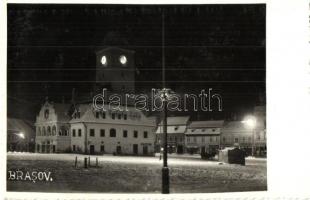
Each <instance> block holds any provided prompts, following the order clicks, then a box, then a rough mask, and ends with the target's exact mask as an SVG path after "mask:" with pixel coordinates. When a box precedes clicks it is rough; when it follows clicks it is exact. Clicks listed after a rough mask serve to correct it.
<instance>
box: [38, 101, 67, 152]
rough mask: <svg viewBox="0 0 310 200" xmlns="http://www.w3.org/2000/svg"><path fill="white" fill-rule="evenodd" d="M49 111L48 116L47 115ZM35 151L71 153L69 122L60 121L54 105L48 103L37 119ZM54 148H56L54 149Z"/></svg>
mask: <svg viewBox="0 0 310 200" xmlns="http://www.w3.org/2000/svg"><path fill="white" fill-rule="evenodd" d="M46 110H48V115H46ZM35 129H36V139H35V151H36V152H38V153H53V152H54V153H56V152H66V151H67V152H69V151H70V143H71V141H70V133H69V129H70V127H69V124H68V123H67V121H60V120H59V119H58V116H57V113H56V111H55V109H54V108H53V104H50V103H48V102H46V103H45V104H44V105H43V106H42V108H41V110H40V112H39V114H38V116H37V119H36V123H35ZM53 146H54V147H53Z"/></svg>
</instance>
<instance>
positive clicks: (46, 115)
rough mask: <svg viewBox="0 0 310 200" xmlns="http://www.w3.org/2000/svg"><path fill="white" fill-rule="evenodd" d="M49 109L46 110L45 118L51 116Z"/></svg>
mask: <svg viewBox="0 0 310 200" xmlns="http://www.w3.org/2000/svg"><path fill="white" fill-rule="evenodd" d="M49 113H50V112H49V109H46V110H45V111H44V118H45V119H48V116H49Z"/></svg>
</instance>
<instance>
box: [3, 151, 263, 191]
mask: <svg viewBox="0 0 310 200" xmlns="http://www.w3.org/2000/svg"><path fill="white" fill-rule="evenodd" d="M76 157H77V158H78V166H77V168H75V167H74V163H75V158H76ZM85 157H88V156H85V155H80V154H37V153H8V154H7V160H8V163H7V170H8V171H12V173H13V172H16V171H22V172H23V173H24V174H25V173H26V172H30V173H31V172H33V171H36V172H39V171H44V172H51V177H52V180H53V181H40V182H33V181H29V180H28V179H27V180H16V179H15V180H8V182H7V183H8V184H7V189H8V190H9V191H42V192H43V191H45V192H108V193H112V192H113V193H123V192H126V193H148V192H151V193H160V192H161V167H162V160H159V157H134V156H112V155H104V156H90V158H91V166H92V167H90V168H87V169H84V168H83V163H84V158H85ZM168 157H169V155H168ZM96 158H98V163H99V166H98V167H96V166H95V165H96ZM168 165H169V168H170V191H171V192H173V193H180V192H186V193H191V192H232V191H259V190H266V189H267V173H266V159H256V158H250V159H247V160H246V166H240V165H230V164H222V163H219V162H216V161H205V160H201V159H200V158H199V156H191V155H183V156H177V155H170V157H169V159H168ZM8 176H9V175H8Z"/></svg>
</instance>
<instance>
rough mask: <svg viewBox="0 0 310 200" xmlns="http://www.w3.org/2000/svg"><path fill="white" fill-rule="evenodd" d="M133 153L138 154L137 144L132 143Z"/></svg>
mask: <svg viewBox="0 0 310 200" xmlns="http://www.w3.org/2000/svg"><path fill="white" fill-rule="evenodd" d="M133 154H134V155H138V145H137V144H134V145H133Z"/></svg>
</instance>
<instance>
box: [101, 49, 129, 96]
mask: <svg viewBox="0 0 310 200" xmlns="http://www.w3.org/2000/svg"><path fill="white" fill-rule="evenodd" d="M134 53H135V52H134V51H132V50H127V49H122V48H118V47H107V48H104V49H102V50H99V51H97V52H96V90H97V91H98V90H99V91H102V89H104V88H106V89H107V91H108V92H111V93H117V94H120V95H121V94H124V93H128V94H134V93H135V61H134Z"/></svg>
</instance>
